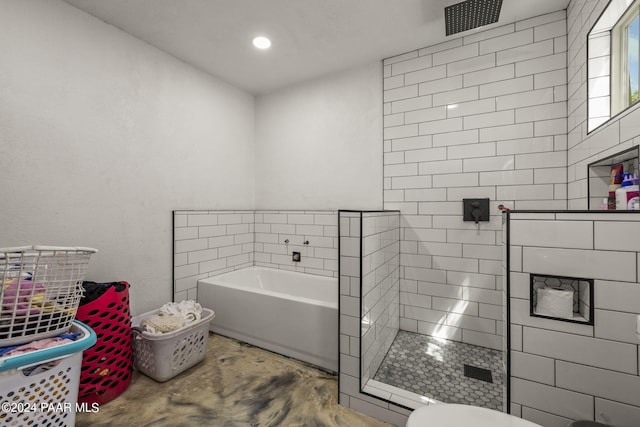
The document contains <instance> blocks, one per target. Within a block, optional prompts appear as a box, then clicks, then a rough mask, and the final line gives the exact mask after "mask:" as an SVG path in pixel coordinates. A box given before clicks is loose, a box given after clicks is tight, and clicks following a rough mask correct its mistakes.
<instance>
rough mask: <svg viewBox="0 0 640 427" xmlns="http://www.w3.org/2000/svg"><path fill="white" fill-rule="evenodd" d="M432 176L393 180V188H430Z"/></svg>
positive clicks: (396, 178)
mask: <svg viewBox="0 0 640 427" xmlns="http://www.w3.org/2000/svg"><path fill="white" fill-rule="evenodd" d="M430 187H431V177H430V176H407V177H402V176H398V177H393V178H391V188H393V189H409V188H430Z"/></svg>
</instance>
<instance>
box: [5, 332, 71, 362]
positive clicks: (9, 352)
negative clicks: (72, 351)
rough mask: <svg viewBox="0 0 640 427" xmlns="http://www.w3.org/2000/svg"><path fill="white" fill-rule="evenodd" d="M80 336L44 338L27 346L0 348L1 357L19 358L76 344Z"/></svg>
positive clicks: (69, 334) (66, 335)
mask: <svg viewBox="0 0 640 427" xmlns="http://www.w3.org/2000/svg"><path fill="white" fill-rule="evenodd" d="M78 336H80V334H79V333H66V334H62V335H58V336H56V337H52V338H42V339H39V340H35V341H31V342H30V343H27V344H22V345H13V346H9V347H0V357H7V356H17V355H19V354H25V353H31V352H32V351H36V350H43V349H45V348H51V347H56V346H59V345H62V344H67V343H70V342H74V341H75V340H76V338H78Z"/></svg>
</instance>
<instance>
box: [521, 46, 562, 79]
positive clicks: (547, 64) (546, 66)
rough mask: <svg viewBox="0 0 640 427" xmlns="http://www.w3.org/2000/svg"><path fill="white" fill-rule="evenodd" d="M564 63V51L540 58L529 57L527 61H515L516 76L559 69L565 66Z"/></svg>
mask: <svg viewBox="0 0 640 427" xmlns="http://www.w3.org/2000/svg"><path fill="white" fill-rule="evenodd" d="M566 64H567V54H566V52H562V53H556V54H553V55H548V56H544V57H542V58H536V59H530V60H528V61H520V62H516V77H521V76H527V75H531V74H538V73H544V72H547V71H553V70H560V69H563V68H565V67H566Z"/></svg>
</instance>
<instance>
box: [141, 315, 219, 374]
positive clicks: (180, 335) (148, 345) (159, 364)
mask: <svg viewBox="0 0 640 427" xmlns="http://www.w3.org/2000/svg"><path fill="white" fill-rule="evenodd" d="M155 314H156V311H155V310H154V311H149V312H147V313H144V314H141V315H139V316H136V317H134V318H133V319H132V321H131V323H132V326H133V327H134V330H135V331H136V332H135V335H134V339H133V352H134V364H135V366H136V368H137V369H138V370H139V371H140V372H142V373H143V374H145V375H147V376H149V377H151V378H153V379H154V380H156V381H159V382H165V381H167V380H169V379H171V378H173V377H175V376H176V375H178V374H180V373H182V372H184V371H186V370H187V369H189V368H190V367H192V366H193V365H195V364H197V363H198V362H200V361H202V359H204V356H205V354H206V352H207V340H208V339H209V323H210V322H211V320H213V318H214V316H215V315H214V312H213V310H209V309H208V308H203V309H202V317H201V319H200V320H197V321H195V322H193V323H191V324H189V325H187V326H185V327H183V328H180V329H178V330H176V331H173V332H167V333H165V334H149V333H147V332H139V329H138V327H139V326H140V322H142V320H143V319H145V318H146V317H149V316H153V315H155Z"/></svg>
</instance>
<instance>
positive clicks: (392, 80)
mask: <svg viewBox="0 0 640 427" xmlns="http://www.w3.org/2000/svg"><path fill="white" fill-rule="evenodd" d="M385 68H386V67H385ZM402 86H404V75H399V76H394V77H390V76H385V78H384V79H383V88H384V90H388V89H395V88H398V87H402Z"/></svg>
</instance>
